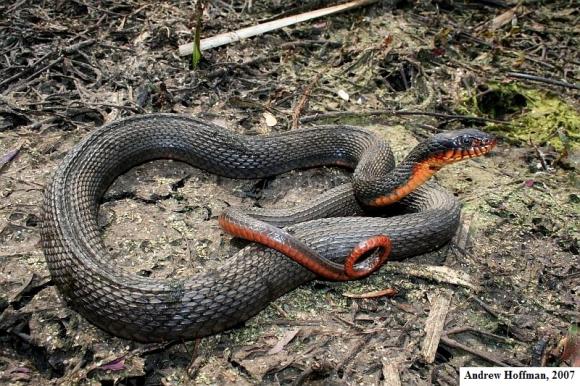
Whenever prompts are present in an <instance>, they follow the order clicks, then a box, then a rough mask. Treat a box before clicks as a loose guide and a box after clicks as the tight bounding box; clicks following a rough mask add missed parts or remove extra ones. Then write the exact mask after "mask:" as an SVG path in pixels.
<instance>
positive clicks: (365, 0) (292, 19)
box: [179, 0, 378, 56]
mask: <svg viewBox="0 0 580 386" xmlns="http://www.w3.org/2000/svg"><path fill="white" fill-rule="evenodd" d="M377 1H378V0H356V1H351V2H348V3H346V4H341V5H335V6H333V7H328V8H323V9H318V10H316V11H311V12H306V13H302V14H300V15H294V16H289V17H285V18H283V19H279V20H274V21H270V22H267V23H264V24H258V25H255V26H252V27H247V28H242V29H239V30H237V31H233V32H226V33H223V34H219V35H216V36H212V37H210V38H206V39H202V40H201V42H200V49H201V50H202V51H204V50H207V49H210V48H215V47H219V46H223V45H226V44H229V43H233V42H237V41H238V40H242V39H245V38H249V37H252V36H256V35H262V34H264V33H266V32H270V31H274V30H277V29H280V28H284V27H288V26H290V25H294V24H298V23H301V22H303V21H306V20H311V19H316V18H319V17H322V16H326V15H331V14H333V13H338V12H342V11H346V10H349V9H354V8H358V7H362V6H365V5H369V4H373V3H376V2H377ZM192 53H193V43H187V44H183V45H181V46H179V55H180V56H187V55H191V54H192Z"/></svg>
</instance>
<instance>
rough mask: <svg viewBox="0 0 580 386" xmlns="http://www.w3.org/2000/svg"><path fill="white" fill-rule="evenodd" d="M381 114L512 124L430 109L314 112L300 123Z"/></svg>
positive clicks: (301, 119)
mask: <svg viewBox="0 0 580 386" xmlns="http://www.w3.org/2000/svg"><path fill="white" fill-rule="evenodd" d="M381 115H388V116H405V115H425V116H429V117H436V118H444V119H460V120H465V121H475V122H492V123H501V124H512V123H511V122H509V121H501V120H499V119H491V118H484V117H474V116H468V115H456V114H443V113H435V112H429V111H408V110H374V111H360V112H355V111H334V112H331V113H323V114H314V115H308V116H306V117H302V118H300V123H309V122H313V121H318V120H324V119H337V118H345V117H376V116H381Z"/></svg>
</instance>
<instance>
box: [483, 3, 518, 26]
mask: <svg viewBox="0 0 580 386" xmlns="http://www.w3.org/2000/svg"><path fill="white" fill-rule="evenodd" d="M515 16H516V9H515V8H512V9H510V10H507V11H505V12H504V13H502V14H501V15H499V16H496V17H495V18H494V19H493V20H492V21H491V26H490V28H489V29H490V30H492V31H495V30H496V29H498V28H501V27H503V26H504V25H506V24H507V23H509V22H510V21H512V19H513V18H514V17H515Z"/></svg>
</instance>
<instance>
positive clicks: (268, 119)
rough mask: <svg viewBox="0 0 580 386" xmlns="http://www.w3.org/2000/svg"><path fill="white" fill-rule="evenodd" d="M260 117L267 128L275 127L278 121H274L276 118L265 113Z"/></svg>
mask: <svg viewBox="0 0 580 386" xmlns="http://www.w3.org/2000/svg"><path fill="white" fill-rule="evenodd" d="M262 115H263V116H264V118H265V119H266V125H267V126H268V127H272V126H276V124H277V123H278V120H277V119H276V117H275V116H274V115H273V114H272V113H270V112H268V111H266V112H264V114H262Z"/></svg>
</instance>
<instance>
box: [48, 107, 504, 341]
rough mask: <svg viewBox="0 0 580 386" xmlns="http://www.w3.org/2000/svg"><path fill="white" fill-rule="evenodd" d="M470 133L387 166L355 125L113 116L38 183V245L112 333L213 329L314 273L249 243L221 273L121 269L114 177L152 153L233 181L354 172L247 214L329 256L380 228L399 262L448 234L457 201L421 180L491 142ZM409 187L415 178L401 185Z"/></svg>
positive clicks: (194, 333) (88, 312) (58, 278)
mask: <svg viewBox="0 0 580 386" xmlns="http://www.w3.org/2000/svg"><path fill="white" fill-rule="evenodd" d="M473 133H475V132H473ZM473 133H472V132H469V131H466V134H465V135H464V136H467V137H470V138H473V137H475V138H476V139H475V141H476V142H477V141H480V142H477V145H478V146H476V147H475V151H474V148H473V146H474V145H473V144H471V145H469V144H467V145H466V146H467V147H466V148H465V149H463V150H461V151H459V153H458V152H457V150H455V151H454V150H449V149H448V148H447V147H445V146H447V145H445V146H443V145H441V146H443V147H441V149H439V150H440V151H438V152H436V153H437V154H438V157H439V158H437V159H435V158H433V157H431V158H429V157H430V156H429V154H432V153H433V151H434V149H433V148H431V149H425V146H426V145H425V146H423V147H421V146H418V147H417V148H415V149H414V150H413V152H411V154H410V155H409V157H407V159H406V161H404V162H402V163H401V164H400V165H399V166H397V168H394V158H393V154H392V152H391V149H390V147H389V145H388V143H387V142H386V141H385V140H384V139H383V138H382V137H381V136H380V135H378V134H376V133H373V132H371V131H368V130H365V129H361V128H356V127H349V126H323V127H317V128H312V129H305V130H300V131H294V132H288V133H282V134H276V135H271V136H263V137H262V136H242V135H237V134H235V133H232V132H229V131H227V130H226V129H223V128H221V127H219V126H215V125H213V124H210V123H207V122H204V121H202V120H199V119H194V118H187V117H183V116H177V115H170V114H154V115H146V116H138V117H134V118H129V119H126V120H122V121H118V122H114V123H112V124H109V125H107V126H104V127H101V128H99V129H97V130H95V131H93V132H92V133H91V134H90V135H89V136H88V137H86V138H85V139H84V140H83V141H82V142H81V143H79V144H78V145H77V146H76V147H75V148H74V149H73V150H72V151H71V152H70V153H69V154H68V155H67V157H66V158H65V160H64V161H63V163H62V164H61V165H60V167H59V168H58V169H57V171H56V172H55V175H54V177H53V179H52V181H51V183H50V185H49V186H48V187H47V189H46V193H45V203H44V215H43V216H44V218H43V220H44V221H43V228H42V242H43V248H44V251H45V255H46V260H47V263H48V267H49V269H50V272H51V275H52V277H53V280H54V282H55V284H56V285H57V286H58V288H59V290H60V292H61V294H62V295H63V297H64V299H65V300H66V302H67V304H68V305H70V306H71V307H72V308H73V309H75V310H77V311H78V312H80V313H81V314H82V315H83V316H84V317H85V318H87V319H88V320H89V321H91V322H92V323H94V324H95V325H97V326H99V327H101V328H103V329H104V330H107V331H109V332H110V333H112V334H114V335H117V336H120V337H124V338H129V339H135V340H139V341H144V342H154V341H166V340H173V339H193V338H196V337H201V336H206V335H210V334H213V333H217V332H220V331H223V330H225V329H228V328H230V327H233V326H235V325H237V324H239V323H241V322H243V321H245V320H247V319H248V318H250V317H251V316H253V315H255V314H257V313H258V312H259V311H260V310H262V309H263V308H264V307H266V305H267V304H268V303H269V302H271V301H272V300H274V299H276V298H278V297H279V296H281V295H283V294H285V293H287V292H289V291H291V290H293V289H294V288H296V287H298V286H300V285H301V284H303V283H305V282H307V281H310V280H313V279H315V275H314V274H313V273H311V272H310V271H309V270H307V269H305V268H303V267H302V266H301V265H299V264H297V263H295V262H294V261H292V260H290V259H289V258H288V257H286V256H284V255H283V254H281V253H279V252H277V251H274V250H272V249H269V248H266V247H264V246H261V245H257V244H251V245H249V246H248V247H246V248H244V249H242V250H241V251H239V252H238V253H237V254H236V255H235V256H233V257H231V258H230V259H229V260H228V261H227V263H226V264H224V265H223V266H222V267H221V268H220V269H219V270H215V271H213V270H212V271H208V272H206V273H203V274H198V275H195V276H194V277H191V278H188V279H164V280H160V279H154V278H146V277H140V276H137V275H133V274H130V273H128V272H125V271H124V270H121V269H120V268H118V267H116V266H115V265H114V263H113V262H112V259H111V258H110V255H109V252H108V251H107V249H106V248H105V246H104V244H103V241H102V239H101V232H100V231H99V227H98V225H97V212H98V207H99V205H100V202H101V199H102V196H103V194H104V193H105V191H106V190H107V188H108V187H109V186H110V184H111V183H112V182H113V181H114V180H115V178H117V177H118V176H119V175H121V174H122V173H124V172H125V171H127V170H129V169H130V168H132V167H134V166H136V165H138V164H141V163H143V162H146V161H149V160H154V159H159V158H170V159H175V160H180V161H184V162H187V163H188V164H190V165H192V166H195V167H199V168H201V169H204V170H206V171H208V172H211V173H214V174H218V175H222V176H226V177H232V178H262V177H267V176H273V175H277V174H281V173H284V172H287V171H289V170H292V169H296V168H304V167H314V166H321V165H340V166H346V167H349V168H353V169H355V173H354V178H353V184H346V185H342V186H339V187H337V188H334V189H332V190H330V191H329V192H327V193H325V194H323V195H321V196H320V197H319V198H317V199H315V200H314V201H311V202H309V203H308V204H306V205H304V206H298V207H296V208H292V209H271V210H264V209H260V210H258V209H250V210H247V211H246V213H249V214H250V215H251V216H253V217H254V218H257V219H259V220H264V221H267V222H270V223H272V224H274V225H276V226H280V227H282V226H285V227H286V228H285V229H286V230H287V231H288V232H289V233H290V234H292V235H293V236H294V237H296V239H299V240H301V241H302V242H304V243H305V244H307V245H308V246H309V247H311V248H312V249H314V250H315V251H316V252H317V253H319V254H320V255H321V256H323V257H324V258H326V259H329V260H332V261H337V262H340V261H342V260H343V259H344V258H345V256H347V255H348V254H349V253H350V251H351V250H352V249H353V248H354V246H356V245H357V244H358V243H359V242H360V241H361V240H365V239H369V238H370V237H373V236H376V235H387V236H388V237H389V238H390V240H391V243H392V252H391V255H390V257H389V259H391V260H397V259H402V258H405V257H409V256H413V255H417V254H421V253H425V252H427V251H430V250H433V249H435V248H437V247H440V246H441V245H443V244H445V243H446V242H448V240H449V239H450V238H451V237H452V235H453V234H454V232H455V230H456V228H457V226H458V221H459V204H458V202H457V200H456V199H455V198H454V197H453V196H452V195H451V194H450V193H448V192H446V191H445V190H443V189H441V188H440V187H438V186H437V185H435V184H424V185H421V186H419V185H420V184H421V183H422V182H424V180H426V179H427V178H428V177H429V176H430V175H431V174H433V173H434V172H435V170H437V169H438V168H440V167H441V165H442V164H443V163H442V164H441V165H439V164H437V162H439V161H438V160H442V159H444V160H445V162H448V161H449V160H452V161H453V160H458V159H460V158H462V157H463V158H464V157H466V156H475V155H479V154H482V153H484V152H487V151H488V150H489V149H490V148H491V147H492V146H493V144H494V143H492V142H491V141H492V140H491V139H489V138H487V137H486V138H483V139H482V138H481V133H480V132H476V134H473ZM453 140H454V141H456V139H453ZM446 141H447V142H449V141H451V139H448V138H447V137H445V136H444V135H443V136H442V137H441V138H440V139H439V140H438V141H437V142H436V145H435V146H436V147H437V146H440V144H439V143H444V142H446ZM479 145H481V146H479ZM466 149H467V150H466ZM460 156H461V157H460ZM425 159H430V160H431V161H430V162H431V163H430V164H429V165H430V166H429V165H427V164H426V163H425V164H423V163H421V162H419V161H418V160H425ZM425 165H427V166H425ZM417 176H418V177H417ZM411 180H412V181H411ZM401 181H405V182H401ZM409 181H411V182H409ZM408 185H415V186H414V187H413V188H415V189H414V190H413V191H412V192H410V193H409V192H408V190H409V188H408V187H407V186H408ZM393 192H394V193H393ZM393 195H398V196H400V197H399V198H401V197H402V199H401V200H400V201H399V202H398V203H396V204H394V205H391V207H394V208H395V209H396V210H397V211H402V212H404V213H405V214H403V215H400V216H396V217H390V218H383V217H352V216H360V215H361V214H363V213H365V212H368V210H369V208H370V207H373V206H378V205H383V204H385V202H387V203H390V201H393V200H392V197H393ZM371 210H376V209H371ZM329 217H331V218H329ZM291 224H294V225H291Z"/></svg>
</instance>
